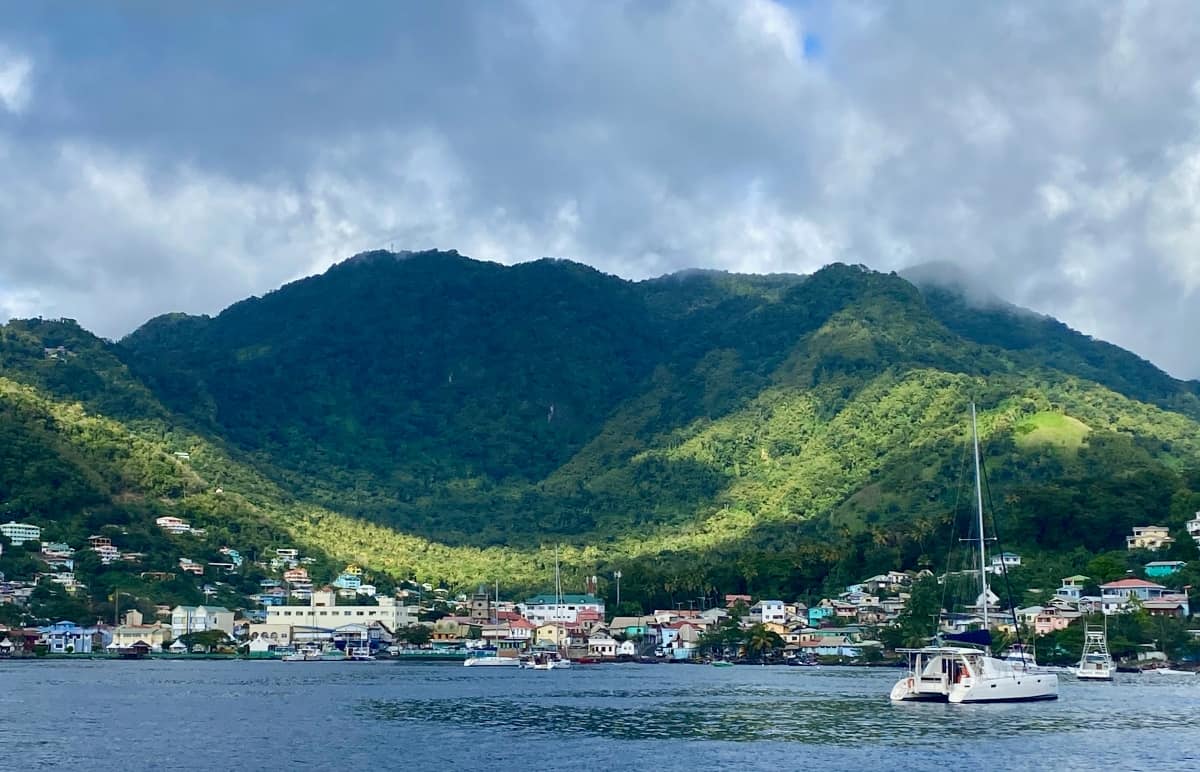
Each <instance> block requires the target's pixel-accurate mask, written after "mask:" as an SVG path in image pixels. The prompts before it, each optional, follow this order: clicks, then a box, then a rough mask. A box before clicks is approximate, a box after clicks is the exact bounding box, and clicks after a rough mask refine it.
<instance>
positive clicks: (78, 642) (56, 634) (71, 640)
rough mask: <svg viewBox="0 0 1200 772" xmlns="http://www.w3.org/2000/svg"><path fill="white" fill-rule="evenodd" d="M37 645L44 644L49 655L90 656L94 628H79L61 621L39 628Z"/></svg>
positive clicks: (71, 623)
mask: <svg viewBox="0 0 1200 772" xmlns="http://www.w3.org/2000/svg"><path fill="white" fill-rule="evenodd" d="M38 632H39V633H40V634H41V635H40V636H39V638H38V643H41V644H44V645H45V646H46V647H47V649H48V650H49V652H50V653H51V654H91V653H92V643H93V638H94V637H95V636H96V634H97V630H96V628H95V627H80V626H79V625H77V624H75V623H74V622H68V621H67V620H63V621H61V622H55V623H54V624H52V625H47V626H46V627H39V628H38Z"/></svg>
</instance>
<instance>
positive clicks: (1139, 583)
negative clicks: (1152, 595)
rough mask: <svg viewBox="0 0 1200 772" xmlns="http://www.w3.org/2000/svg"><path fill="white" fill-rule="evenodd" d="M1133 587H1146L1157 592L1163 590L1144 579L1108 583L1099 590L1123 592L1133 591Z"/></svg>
mask: <svg viewBox="0 0 1200 772" xmlns="http://www.w3.org/2000/svg"><path fill="white" fill-rule="evenodd" d="M1135 587H1148V588H1152V589H1157V590H1161V589H1163V586H1162V585H1161V584H1155V583H1154V582H1147V581H1146V580H1145V579H1135V578H1129V579H1118V580H1117V581H1115V582H1109V583H1108V584H1102V585H1100V589H1102V590H1124V589H1133V588H1135Z"/></svg>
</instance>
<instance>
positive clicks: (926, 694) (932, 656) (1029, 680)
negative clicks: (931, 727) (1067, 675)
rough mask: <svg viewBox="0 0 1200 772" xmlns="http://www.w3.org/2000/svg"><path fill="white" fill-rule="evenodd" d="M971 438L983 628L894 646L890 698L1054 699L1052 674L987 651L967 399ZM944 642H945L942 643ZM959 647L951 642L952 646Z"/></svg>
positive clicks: (978, 480) (978, 482)
mask: <svg viewBox="0 0 1200 772" xmlns="http://www.w3.org/2000/svg"><path fill="white" fill-rule="evenodd" d="M971 438H972V443H973V446H974V456H975V501H976V513H977V516H978V520H977V526H978V530H979V580H980V584H981V585H982V586H983V592H982V593H981V595H980V603H979V605H980V607H981V609H982V616H983V626H982V629H980V630H970V631H967V632H964V633H951V634H946V635H939V636H937V637H936V638H935V640H934V643H933V644H932V645H930V646H925V647H923V648H920V649H899V650H898V651H899V652H900V653H903V654H906V655H907V656H908V673H907V674H906V676H905V677H904V678H901V679H900V680H899V681H897V682H896V684H895V686H893V687H892V691H891V699H892V701H893V702H950V703H960V702H1017V701H1027V700H1055V699H1058V676H1057V675H1055V674H1053V673H1046V672H1043V671H1037V670H1030V669H1028V668H1027V667H1026V663H1025V662H1024V661H1017V662H1014V661H1006V660H1002V659H998V658H996V657H993V656H992V655H991V643H992V635H991V632H990V630H989V627H988V581H987V554H986V552H987V539H986V538H985V536H984V523H983V482H982V476H981V473H980V460H979V427H978V423H977V421H976V417H975V404H974V403H971ZM943 641H949V642H950V645H944V644H943ZM956 643H957V644H965V645H957V646H956V645H953V644H956Z"/></svg>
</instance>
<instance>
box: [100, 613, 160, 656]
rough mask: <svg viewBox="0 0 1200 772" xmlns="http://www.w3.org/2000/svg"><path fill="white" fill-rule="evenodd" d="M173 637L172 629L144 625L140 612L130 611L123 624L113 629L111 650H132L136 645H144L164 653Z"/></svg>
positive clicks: (109, 646) (158, 625)
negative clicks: (166, 644)
mask: <svg viewBox="0 0 1200 772" xmlns="http://www.w3.org/2000/svg"><path fill="white" fill-rule="evenodd" d="M170 637H171V628H170V627H169V626H168V625H164V624H151V625H145V624H142V613H141V612H140V611H136V610H134V611H129V612H127V613H126V614H125V621H124V623H123V624H121V625H118V626H117V627H115V628H113V639H112V643H110V644H109V645H108V648H110V649H132V648H133V647H134V645H135V644H138V643H144V644H146V645H147V646H149V647H150V651H162V650H163V644H164V643H165V642H166V641H167V639H169V638H170Z"/></svg>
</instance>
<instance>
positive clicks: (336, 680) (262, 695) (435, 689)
mask: <svg viewBox="0 0 1200 772" xmlns="http://www.w3.org/2000/svg"><path fill="white" fill-rule="evenodd" d="M900 673H901V671H898V670H892V669H875V668H843V667H815V668H795V667H780V666H776V667H759V666H750V665H739V666H735V667H729V668H714V667H709V666H702V665H634V664H611V665H587V666H577V667H575V668H573V669H571V670H552V671H530V670H518V669H508V668H464V667H462V665H461V664H407V663H397V662H388V661H384V660H379V661H375V662H308V663H301V662H295V663H293V662H278V661H236V660H235V661H228V660H226V661H211V660H201V661H189V660H140V661H99V660H90V661H89V660H80V661H73V660H72V661H66V660H56V661H15V660H14V661H0V749H2V755H0V758H2V759H3V761H2V762H0V764H3V766H4V768H7V769H14V770H15V769H21V770H29V769H81V770H83V769H86V770H93V771H94V770H141V769H146V770H158V769H186V770H209V769H211V770H226V769H228V770H233V769H237V770H259V769H261V770H290V769H296V768H312V769H337V770H357V771H364V770H378V769H397V770H400V769H403V770H437V771H438V772H445V771H446V770H462V769H469V770H483V769H489V770H504V771H508V770H531V769H536V770H539V772H544V771H546V770H559V769H562V770H575V771H576V772H578V771H580V770H653V771H654V772H670V771H671V770H688V771H689V772H691V771H694V770H710V769H726V768H729V769H739V770H755V769H763V770H772V771H773V772H779V771H780V770H793V769H805V770H818V771H819V772H828V771H830V770H859V771H861V770H875V769H883V770H891V769H896V770H924V769H930V770H933V769H954V770H996V769H1003V770H1023V769H1031V770H1033V769H1037V770H1044V769H1055V770H1098V769H1103V770H1110V771H1112V772H1115V771H1116V770H1154V771H1155V772H1160V771H1162V770H1195V769H1198V768H1200V676H1197V675H1178V676H1173V675H1153V674H1145V675H1141V674H1129V675H1125V674H1121V675H1119V676H1118V679H1117V681H1116V682H1114V683H1109V684H1106V683H1080V682H1078V681H1075V680H1074V679H1072V678H1069V677H1065V676H1064V677H1062V679H1061V680H1062V683H1061V685H1060V695H1061V696H1060V698H1059V699H1058V700H1057V701H1054V702H1041V703H1024V704H1012V705H1002V704H1001V705H974V706H972V705H936V704H928V703H922V704H899V705H894V704H892V703H890V702H889V701H888V699H887V693H888V690H889V689H890V688H891V686H892V684H893V683H894V681H895V680H896V678H898V677H899V675H900Z"/></svg>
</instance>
